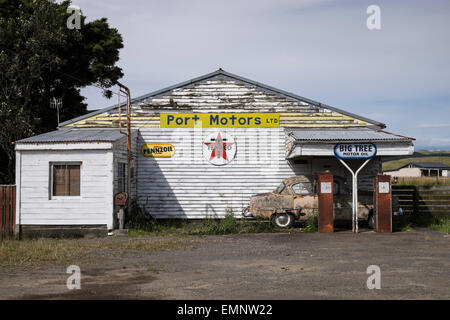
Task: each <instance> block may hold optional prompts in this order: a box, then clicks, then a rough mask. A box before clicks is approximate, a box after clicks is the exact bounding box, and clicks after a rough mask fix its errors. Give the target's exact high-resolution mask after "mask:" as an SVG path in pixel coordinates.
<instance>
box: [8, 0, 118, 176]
mask: <svg viewBox="0 0 450 320" xmlns="http://www.w3.org/2000/svg"><path fill="white" fill-rule="evenodd" d="M69 5H70V1H64V2H62V3H61V4H57V3H54V2H51V1H47V0H35V1H32V0H0V125H1V127H0V154H1V160H0V166H1V169H0V183H12V182H13V181H14V161H15V160H14V154H15V152H14V145H13V144H12V143H13V142H14V141H17V140H20V139H22V138H25V137H28V136H30V135H33V134H40V133H44V132H48V131H51V130H54V129H55V127H56V114H55V111H54V110H51V109H50V108H49V102H50V99H51V98H52V97H61V98H62V100H63V105H64V108H63V109H62V110H61V112H60V119H61V121H64V120H67V119H71V118H74V117H77V116H79V115H82V114H85V113H86V112H87V110H86V104H85V103H83V100H84V97H83V96H81V94H80V90H79V89H80V88H82V87H85V86H88V85H92V84H96V85H98V86H101V87H102V88H105V89H107V88H109V87H111V86H112V85H114V84H115V83H116V81H117V80H118V79H120V78H121V77H122V76H123V73H122V70H121V68H120V67H118V66H117V65H116V63H117V61H118V60H119V49H121V48H122V47H123V44H122V37H121V35H120V34H119V33H118V31H117V30H116V29H114V28H110V27H109V24H108V21H107V19H106V18H102V19H99V20H95V21H92V22H89V23H85V17H84V16H81V22H82V23H81V28H80V29H72V30H71V29H69V28H67V19H68V17H69V16H70V13H67V8H68V6H69Z"/></svg>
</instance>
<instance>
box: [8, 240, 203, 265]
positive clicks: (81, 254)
mask: <svg viewBox="0 0 450 320" xmlns="http://www.w3.org/2000/svg"><path fill="white" fill-rule="evenodd" d="M193 245H195V241H193V240H191V241H182V240H180V239H129V238H125V239H124V238H101V239H94V240H89V241H86V240H84V239H58V240H56V239H35V240H4V241H0V267H14V268H17V267H33V266H39V265H45V264H68V263H71V264H73V263H75V264H79V263H81V262H92V261H98V259H99V257H101V259H105V258H108V257H112V256H115V254H125V253H127V252H130V251H135V252H136V251H145V252H155V251H165V250H171V249H178V248H184V249H187V248H192V247H193Z"/></svg>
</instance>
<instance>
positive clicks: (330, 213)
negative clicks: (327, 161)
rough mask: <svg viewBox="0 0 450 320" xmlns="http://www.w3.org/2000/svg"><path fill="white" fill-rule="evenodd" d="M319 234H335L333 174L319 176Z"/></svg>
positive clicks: (326, 173)
mask: <svg viewBox="0 0 450 320" xmlns="http://www.w3.org/2000/svg"><path fill="white" fill-rule="evenodd" d="M318 183H319V187H318V189H319V232H334V201H333V174H332V173H330V172H325V173H320V174H318Z"/></svg>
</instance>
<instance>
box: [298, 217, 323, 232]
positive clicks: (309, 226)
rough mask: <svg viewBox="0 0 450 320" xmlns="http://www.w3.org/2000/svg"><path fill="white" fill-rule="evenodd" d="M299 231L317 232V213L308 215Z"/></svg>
mask: <svg viewBox="0 0 450 320" xmlns="http://www.w3.org/2000/svg"><path fill="white" fill-rule="evenodd" d="M299 230H300V232H317V231H319V216H318V215H317V214H314V215H311V216H309V217H308V218H307V219H306V221H305V223H304V225H303V227H302V228H300V229H299Z"/></svg>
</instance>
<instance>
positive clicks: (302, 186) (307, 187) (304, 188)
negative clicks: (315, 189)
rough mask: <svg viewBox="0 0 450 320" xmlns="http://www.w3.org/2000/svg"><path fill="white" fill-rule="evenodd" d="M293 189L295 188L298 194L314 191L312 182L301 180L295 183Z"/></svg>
mask: <svg viewBox="0 0 450 320" xmlns="http://www.w3.org/2000/svg"><path fill="white" fill-rule="evenodd" d="M292 190H294V192H295V193H296V194H310V193H312V184H311V182H300V183H297V184H294V185H293V186H292Z"/></svg>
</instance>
